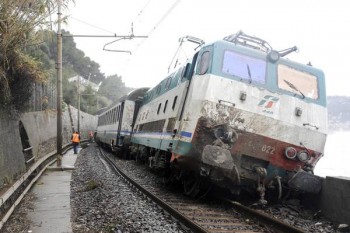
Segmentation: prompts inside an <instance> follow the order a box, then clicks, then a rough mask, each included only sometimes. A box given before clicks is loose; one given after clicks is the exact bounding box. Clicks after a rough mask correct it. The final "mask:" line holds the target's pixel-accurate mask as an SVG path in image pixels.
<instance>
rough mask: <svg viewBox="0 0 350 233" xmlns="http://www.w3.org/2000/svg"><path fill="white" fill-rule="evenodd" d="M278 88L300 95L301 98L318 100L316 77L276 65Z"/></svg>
mask: <svg viewBox="0 0 350 233" xmlns="http://www.w3.org/2000/svg"><path fill="white" fill-rule="evenodd" d="M277 71H278V87H279V88H280V89H282V90H285V91H288V92H291V93H294V94H296V95H300V96H301V97H302V98H305V97H307V98H311V99H318V82H317V77H316V76H314V75H312V74H310V73H307V72H303V71H300V70H297V69H294V68H292V67H289V66H285V65H281V64H280V65H278V70H277Z"/></svg>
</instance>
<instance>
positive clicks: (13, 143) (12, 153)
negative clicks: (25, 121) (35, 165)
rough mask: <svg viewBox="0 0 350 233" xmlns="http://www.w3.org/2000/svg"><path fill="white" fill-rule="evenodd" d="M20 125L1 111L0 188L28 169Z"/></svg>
mask: <svg viewBox="0 0 350 233" xmlns="http://www.w3.org/2000/svg"><path fill="white" fill-rule="evenodd" d="M18 123H19V122H18V121H17V120H13V119H10V118H9V116H8V115H7V114H5V113H4V112H1V110H0V138H1V140H0V188H1V187H2V186H4V185H6V184H8V183H9V182H10V181H12V180H14V179H16V178H17V177H18V176H19V175H20V174H22V173H23V172H24V171H25V169H26V167H25V162H24V155H23V152H22V150H23V148H22V143H21V140H20V133H19V125H18Z"/></svg>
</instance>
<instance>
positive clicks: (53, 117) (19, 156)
mask: <svg viewBox="0 0 350 233" xmlns="http://www.w3.org/2000/svg"><path fill="white" fill-rule="evenodd" d="M77 113H78V110H77V109H75V108H73V107H70V111H68V109H66V110H65V111H63V112H62V144H63V145H65V144H68V143H70V138H71V135H72V130H73V127H75V126H76V125H77V115H78V114H77ZM20 121H21V122H22V124H23V126H24V129H25V131H26V133H27V135H28V139H29V143H30V146H32V154H33V156H34V157H35V159H36V160H37V159H39V158H40V157H42V156H44V155H46V154H47V153H49V152H52V151H56V140H57V112H56V111H54V110H46V111H40V112H29V113H25V114H23V115H22V116H21V117H20V119H18V120H13V119H12V120H11V119H9V118H8V117H7V115H6V114H5V113H1V112H0V136H1V140H0V189H1V188H2V187H3V186H4V184H5V181H11V180H14V179H15V178H17V177H18V176H19V175H20V174H22V173H23V172H24V171H25V170H26V164H25V157H24V154H23V146H22V142H21V136H20V131H19V122H20ZM72 122H73V125H72ZM96 127H97V116H92V115H89V114H87V113H84V112H80V129H81V130H80V131H81V134H82V139H85V138H87V137H88V132H89V131H93V132H94V131H95V129H96Z"/></svg>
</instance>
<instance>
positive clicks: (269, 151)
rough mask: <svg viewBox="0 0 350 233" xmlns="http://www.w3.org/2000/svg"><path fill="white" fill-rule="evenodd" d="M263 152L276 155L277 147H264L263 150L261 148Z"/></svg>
mask: <svg viewBox="0 0 350 233" xmlns="http://www.w3.org/2000/svg"><path fill="white" fill-rule="evenodd" d="M261 150H262V152H265V153H267V154H271V155H272V154H273V153H275V150H276V149H275V147H273V146H268V145H263V146H262V148H261Z"/></svg>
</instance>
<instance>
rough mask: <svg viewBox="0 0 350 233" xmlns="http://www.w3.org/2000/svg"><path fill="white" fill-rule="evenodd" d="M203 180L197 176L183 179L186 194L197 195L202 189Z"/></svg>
mask: <svg viewBox="0 0 350 233" xmlns="http://www.w3.org/2000/svg"><path fill="white" fill-rule="evenodd" d="M200 184H201V180H200V179H199V178H198V177H196V176H189V177H187V179H185V180H184V181H183V188H184V194H185V195H187V196H191V197H197V196H198V194H199V191H200Z"/></svg>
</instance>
